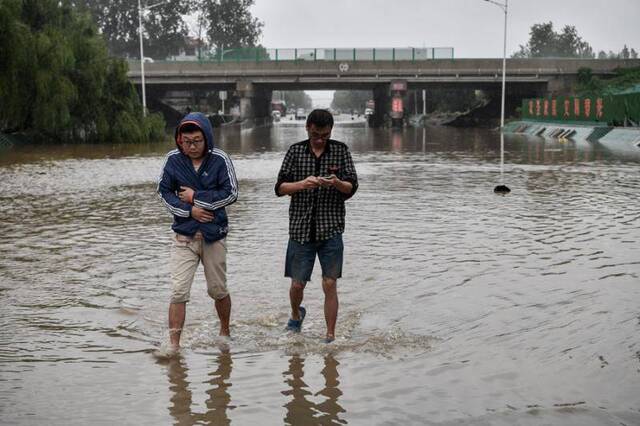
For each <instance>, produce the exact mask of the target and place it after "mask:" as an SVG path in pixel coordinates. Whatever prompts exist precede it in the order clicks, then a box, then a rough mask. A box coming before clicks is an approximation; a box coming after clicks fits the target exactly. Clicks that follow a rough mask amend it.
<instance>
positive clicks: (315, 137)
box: [309, 132, 331, 141]
mask: <svg viewBox="0 0 640 426" xmlns="http://www.w3.org/2000/svg"><path fill="white" fill-rule="evenodd" d="M330 137H331V132H329V133H317V132H309V139H313V140H318V139H321V140H323V141H326V140H327V139H329V138H330Z"/></svg>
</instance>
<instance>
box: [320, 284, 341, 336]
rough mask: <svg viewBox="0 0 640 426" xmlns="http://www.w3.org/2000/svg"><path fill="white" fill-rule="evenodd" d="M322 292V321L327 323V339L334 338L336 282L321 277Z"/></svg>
mask: <svg viewBox="0 0 640 426" xmlns="http://www.w3.org/2000/svg"><path fill="white" fill-rule="evenodd" d="M322 290H323V291H324V320H325V321H326V323H327V337H328V338H331V339H333V338H335V336H336V320H337V319H338V290H337V283H336V280H334V279H333V278H327V277H322Z"/></svg>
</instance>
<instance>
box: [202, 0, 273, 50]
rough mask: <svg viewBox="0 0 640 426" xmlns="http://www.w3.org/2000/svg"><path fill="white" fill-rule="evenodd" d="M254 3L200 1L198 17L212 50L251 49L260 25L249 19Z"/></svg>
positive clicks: (254, 19)
mask: <svg viewBox="0 0 640 426" xmlns="http://www.w3.org/2000/svg"><path fill="white" fill-rule="evenodd" d="M253 3H254V0H200V1H198V2H197V5H196V10H197V11H198V12H197V13H198V14H199V16H201V18H202V19H203V20H204V22H205V27H206V28H207V31H206V33H207V36H208V38H209V43H210V45H211V46H215V47H216V48H218V49H220V48H222V49H227V48H238V47H253V46H256V45H257V43H258V39H259V38H260V35H261V34H262V26H263V23H262V22H260V21H259V20H258V18H254V17H253V16H252V15H251V11H250V10H249V8H250V7H251V6H252V5H253Z"/></svg>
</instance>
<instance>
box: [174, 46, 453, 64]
mask: <svg viewBox="0 0 640 426" xmlns="http://www.w3.org/2000/svg"><path fill="white" fill-rule="evenodd" d="M432 59H453V48H452V47H401V48H397V47H389V48H344V47H340V48H301V49H298V48H293V49H267V48H264V47H248V48H239V49H216V50H214V51H211V52H206V53H205V52H203V53H201V54H200V55H196V56H181V57H173V58H170V59H168V61H199V62H247V61H255V62H285V61H299V62H304V61H373V62H376V61H392V62H395V61H414V62H415V61H427V60H432Z"/></svg>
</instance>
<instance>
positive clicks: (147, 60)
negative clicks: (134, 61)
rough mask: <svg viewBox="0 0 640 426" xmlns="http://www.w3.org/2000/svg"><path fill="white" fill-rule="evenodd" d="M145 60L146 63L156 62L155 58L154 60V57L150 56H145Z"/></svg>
mask: <svg viewBox="0 0 640 426" xmlns="http://www.w3.org/2000/svg"><path fill="white" fill-rule="evenodd" d="M144 62H145V63H149V64H152V63H153V62H154V60H153V58H150V57H148V56H145V57H144Z"/></svg>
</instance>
